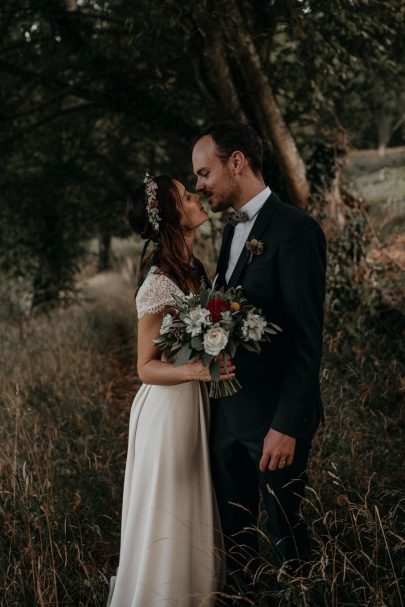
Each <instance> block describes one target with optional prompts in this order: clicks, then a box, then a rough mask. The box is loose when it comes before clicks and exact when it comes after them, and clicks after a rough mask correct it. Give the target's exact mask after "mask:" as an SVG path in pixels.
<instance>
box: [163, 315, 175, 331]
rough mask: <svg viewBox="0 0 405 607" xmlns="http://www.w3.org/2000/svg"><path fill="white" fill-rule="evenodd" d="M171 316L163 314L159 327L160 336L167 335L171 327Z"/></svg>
mask: <svg viewBox="0 0 405 607" xmlns="http://www.w3.org/2000/svg"><path fill="white" fill-rule="evenodd" d="M172 322H173V316H172V315H171V314H165V315H164V316H163V320H162V326H161V327H160V335H163V334H164V333H167V332H168V330H169V329H170V327H171V326H172Z"/></svg>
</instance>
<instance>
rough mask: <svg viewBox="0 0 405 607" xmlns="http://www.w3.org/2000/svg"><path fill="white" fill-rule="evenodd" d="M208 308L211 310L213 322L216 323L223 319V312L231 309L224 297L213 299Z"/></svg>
mask: <svg viewBox="0 0 405 607" xmlns="http://www.w3.org/2000/svg"><path fill="white" fill-rule="evenodd" d="M206 308H207V310H209V311H210V314H211V318H212V322H214V323H215V322H219V321H220V320H221V312H225V310H229V303H228V302H227V301H225V300H224V299H211V301H209V302H208V303H207V306H206Z"/></svg>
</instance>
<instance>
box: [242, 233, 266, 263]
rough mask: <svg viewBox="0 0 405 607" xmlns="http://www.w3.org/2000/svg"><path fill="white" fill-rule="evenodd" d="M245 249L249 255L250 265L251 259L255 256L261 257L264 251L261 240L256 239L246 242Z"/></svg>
mask: <svg viewBox="0 0 405 607" xmlns="http://www.w3.org/2000/svg"><path fill="white" fill-rule="evenodd" d="M245 246H246V249H247V251H248V253H249V257H248V261H247V262H248V263H252V261H253V257H255V256H256V255H261V254H262V253H263V251H264V245H263V243H262V241H261V240H257V238H252V240H248V241H247V242H246V245H245Z"/></svg>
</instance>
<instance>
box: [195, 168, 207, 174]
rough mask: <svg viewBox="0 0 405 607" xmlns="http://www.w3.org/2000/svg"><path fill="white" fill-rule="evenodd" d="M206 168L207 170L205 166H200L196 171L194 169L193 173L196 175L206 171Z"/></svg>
mask: <svg viewBox="0 0 405 607" xmlns="http://www.w3.org/2000/svg"><path fill="white" fill-rule="evenodd" d="M206 170H207V168H206V167H202V168H201V169H198V171H196V173H195V174H196V175H201V173H202V172H203V171H206Z"/></svg>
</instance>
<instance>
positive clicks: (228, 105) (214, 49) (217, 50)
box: [199, 17, 247, 123]
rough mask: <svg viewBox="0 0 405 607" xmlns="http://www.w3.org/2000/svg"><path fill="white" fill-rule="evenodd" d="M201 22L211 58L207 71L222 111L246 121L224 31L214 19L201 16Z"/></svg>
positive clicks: (239, 120) (209, 57)
mask: <svg viewBox="0 0 405 607" xmlns="http://www.w3.org/2000/svg"><path fill="white" fill-rule="evenodd" d="M199 23H200V25H201V27H202V28H203V31H204V34H205V42H206V50H207V53H208V59H209V61H208V62H207V61H206V62H205V63H206V70H205V71H206V74H207V78H208V80H209V81H210V82H211V90H212V91H213V94H214V97H217V102H218V108H219V110H220V113H223V114H224V117H226V118H229V119H232V120H236V121H237V122H244V123H246V122H247V119H246V116H245V113H244V111H243V109H242V107H241V104H240V102H239V95H238V90H237V88H236V86H235V84H234V81H233V77H232V74H231V70H230V67H229V63H228V61H227V58H226V50H225V47H224V42H223V35H222V32H221V31H220V30H219V29H218V26H217V25H216V24H215V23H214V22H213V21H212V20H210V19H207V18H206V17H201V19H200V22H199Z"/></svg>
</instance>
